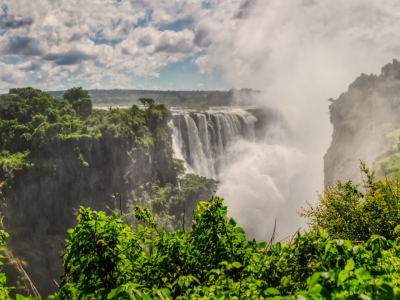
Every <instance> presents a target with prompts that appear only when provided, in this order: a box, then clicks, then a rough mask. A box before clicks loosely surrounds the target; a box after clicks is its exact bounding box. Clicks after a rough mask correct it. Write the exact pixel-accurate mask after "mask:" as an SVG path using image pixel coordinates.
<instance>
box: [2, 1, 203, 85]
mask: <svg viewBox="0 0 400 300" xmlns="http://www.w3.org/2000/svg"><path fill="white" fill-rule="evenodd" d="M0 4H1V5H2V7H6V9H5V12H4V13H3V14H0V30H3V33H2V36H0V55H1V57H0V59H1V58H5V57H7V56H11V55H13V56H18V57H20V58H21V59H23V60H24V61H29V62H30V64H28V65H24V66H23V67H22V66H20V67H21V68H23V69H21V70H24V71H27V70H29V71H30V72H33V73H29V74H26V76H25V82H26V84H30V83H31V81H32V80H35V82H39V83H38V84H42V83H43V85H45V84H44V80H48V79H49V77H50V76H49V74H50V73H52V74H53V73H54V70H60V69H59V68H57V67H58V66H61V67H63V68H62V69H61V70H62V72H67V77H64V75H65V73H63V75H62V76H58V78H59V79H61V80H66V79H69V81H71V82H73V81H74V79H73V77H76V76H79V75H78V74H77V73H76V71H78V70H79V71H86V72H88V74H87V75H88V76H86V77H85V78H91V75H90V74H91V73H93V70H94V69H96V68H95V67H96V66H101V67H102V68H103V69H104V72H103V75H104V76H110V78H115V77H117V76H116V75H118V74H121V73H123V74H125V77H123V76H122V77H123V78H124V80H125V78H126V77H127V78H129V77H130V76H132V75H136V76H144V77H149V76H150V77H159V74H160V73H159V70H160V69H161V68H162V67H164V66H166V65H168V64H170V63H174V62H177V61H179V60H182V59H184V58H185V57H188V56H192V55H195V54H196V52H197V51H199V50H200V49H199V48H198V47H196V46H195V45H194V42H193V40H194V32H193V31H192V30H190V29H187V28H184V25H185V24H186V23H185V22H181V21H182V20H191V24H195V23H196V20H197V19H198V18H199V17H201V13H199V12H201V10H202V9H201V7H202V1H200V0H193V1H189V2H188V1H183V0H174V1H161V2H157V3H152V2H148V1H129V0H121V1H117V0H88V1H84V2H82V1H78V0H71V1H70V0H60V1H57V2H54V1H52V0H0ZM179 22H181V23H179ZM178 23H179V24H181V28H178V27H179V26H178V27H177V24H178ZM167 27H168V28H169V30H164V29H163V28H167ZM192 29H193V28H192ZM41 63H42V64H43V65H45V66H46V67H39V65H40V64H41ZM82 64H83V65H85V66H86V67H85V68H80V66H81V65H82ZM49 66H50V67H49ZM69 66H70V67H71V68H68V67H69ZM74 66H79V67H78V68H75V69H74V68H72V67H74ZM11 68H14V69H18V68H19V66H17V65H13V66H11ZM46 71H47V72H49V74H47V75H46V74H45V72H46ZM35 72H36V73H35ZM35 77H36V78H35ZM77 80H78V79H77ZM84 80H85V79H84ZM75 81H76V80H75ZM111 81H112V80H110V82H111ZM51 82H52V84H54V86H53V87H54V88H55V87H56V86H58V85H59V84H61V83H58V84H56V83H55V81H54V80H51ZM77 82H78V81H77ZM114 82H115V80H114ZM83 84H85V81H84V82H83ZM86 84H87V87H89V86H91V84H93V82H89V81H88V82H86ZM124 84H127V83H126V82H125V83H124ZM49 88H50V87H49ZM109 88H112V86H109Z"/></svg>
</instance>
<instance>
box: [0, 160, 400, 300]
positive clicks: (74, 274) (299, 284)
mask: <svg viewBox="0 0 400 300" xmlns="http://www.w3.org/2000/svg"><path fill="white" fill-rule="evenodd" d="M362 170H363V172H364V174H365V176H366V177H365V182H364V184H365V188H366V189H367V190H366V192H365V193H362V195H364V198H365V202H364V203H365V207H360V205H359V204H356V205H348V204H349V203H351V202H353V203H355V199H353V200H349V199H350V198H354V195H356V193H357V192H356V191H355V189H356V188H357V186H355V185H353V184H352V183H351V182H347V183H345V184H341V183H338V185H337V186H336V187H331V188H330V189H329V190H328V191H326V195H325V197H321V198H320V200H321V201H320V204H319V208H318V213H315V214H314V215H313V213H312V212H311V211H312V210H313V208H312V209H311V208H310V210H309V212H311V215H310V216H311V218H310V222H311V224H313V225H314V226H313V227H311V230H310V231H309V232H308V233H305V234H303V235H301V234H300V233H299V232H296V233H295V234H294V236H293V237H292V238H290V239H288V240H287V241H286V243H280V242H277V243H275V242H274V241H273V240H271V241H270V243H268V244H267V243H266V242H260V243H257V242H256V241H255V240H254V239H253V240H247V239H246V237H245V235H244V234H245V232H244V230H243V229H242V228H241V227H238V226H237V224H236V222H235V221H234V220H233V219H232V218H228V217H227V213H228V210H227V207H226V206H223V199H220V198H219V197H213V198H212V199H211V200H209V201H207V202H199V203H198V204H197V205H196V210H195V211H194V222H193V226H192V227H191V228H190V229H189V228H185V227H184V224H182V228H181V229H179V230H176V231H172V232H169V233H167V232H165V231H163V230H160V229H159V227H158V223H157V222H156V220H155V218H154V217H153V215H152V214H151V213H150V211H149V210H148V209H147V208H145V209H143V208H141V207H140V206H138V205H137V206H135V212H134V222H135V223H136V224H135V225H133V224H132V223H131V222H130V221H127V220H126V219H127V218H128V215H127V214H123V213H122V215H121V212H120V211H117V210H116V211H115V212H112V213H111V214H110V215H108V216H107V215H106V214H105V213H104V212H96V211H92V210H91V209H90V208H83V207H81V208H80V209H79V215H78V217H77V220H78V223H77V226H76V227H75V228H74V229H70V230H68V231H67V233H68V234H69V237H68V239H67V240H66V242H67V243H66V245H65V249H64V251H63V253H62V255H61V257H62V259H63V260H64V263H63V267H64V271H65V273H64V275H63V276H62V279H63V280H62V282H61V285H60V289H59V291H58V292H57V293H56V294H55V295H53V296H50V298H51V299H364V300H366V299H383V300H386V299H388V300H389V299H398V297H399V296H400V273H399V272H400V270H399V268H400V257H399V254H400V253H399V251H400V225H399V224H398V215H397V214H388V215H387V216H385V218H384V219H376V220H375V223H374V224H375V225H376V227H375V225H374V224H371V225H372V226H371V230H367V231H365V230H363V229H364V224H363V223H356V222H355V223H354V231H352V232H350V233H349V232H347V231H344V230H343V228H341V227H339V226H334V227H331V226H330V224H328V223H329V222H330V221H331V220H330V219H329V218H330V216H336V213H335V211H336V212H343V213H345V214H346V215H347V216H346V217H343V218H341V217H339V219H340V220H341V221H342V222H343V221H346V220H347V221H348V220H350V219H351V218H353V219H351V220H352V221H356V220H360V219H362V220H364V219H365V220H366V222H370V221H371V220H370V217H371V216H373V217H375V218H376V217H377V215H379V214H380V213H381V212H382V210H383V211H385V210H386V211H387V210H388V209H389V208H390V205H393V204H396V205H397V204H398V203H399V200H400V196H399V195H398V194H397V192H393V191H394V190H397V189H395V188H396V186H394V185H393V184H392V183H391V181H389V180H388V181H385V182H384V181H382V180H378V181H374V178H373V174H372V173H370V172H369V170H368V169H365V167H364V166H362ZM360 193H361V192H360ZM360 195H361V194H360ZM389 198H390V199H392V200H391V201H392V202H391V203H388V202H387V201H388V199H389ZM330 201H334V202H335V205H331V204H330V203H329V202H330ZM343 208H345V211H344V210H342V209H343ZM373 213H375V215H369V214H373ZM313 216H314V217H313ZM315 216H318V218H317V219H315ZM346 218H347V219H346ZM128 223H131V225H128ZM379 225H380V226H379ZM357 230H359V232H356V231H357ZM6 236H7V234H6V233H4V231H1V232H0V237H1V238H2V244H4V238H5V237H6ZM353 238H355V239H357V240H354V239H353ZM0 278H2V281H1V285H2V287H0V292H1V293H3V295H4V296H3V297H4V298H5V299H9V298H7V297H8V296H7V293H8V292H9V289H8V288H5V287H4V282H5V277H4V275H0ZM17 299H24V297H22V296H18V298H17ZM28 299H29V298H28Z"/></svg>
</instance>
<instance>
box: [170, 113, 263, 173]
mask: <svg viewBox="0 0 400 300" xmlns="http://www.w3.org/2000/svg"><path fill="white" fill-rule="evenodd" d="M173 114H174V121H173V122H171V126H172V128H173V132H174V134H173V138H174V142H173V146H174V151H175V155H176V157H177V158H181V159H183V160H184V161H185V167H186V169H187V171H188V172H193V173H196V174H199V175H202V176H206V177H209V178H215V179H217V178H218V174H219V172H220V170H221V169H223V168H224V167H225V166H226V164H227V159H226V156H227V154H228V149H229V148H230V147H231V146H233V145H234V144H235V143H236V142H237V141H239V140H247V141H253V142H254V140H255V134H254V122H255V121H256V120H257V119H256V118H255V117H254V116H252V115H251V114H250V113H248V112H247V111H245V110H243V109H224V110H222V109H220V110H214V111H207V112H195V111H190V110H174V111H173Z"/></svg>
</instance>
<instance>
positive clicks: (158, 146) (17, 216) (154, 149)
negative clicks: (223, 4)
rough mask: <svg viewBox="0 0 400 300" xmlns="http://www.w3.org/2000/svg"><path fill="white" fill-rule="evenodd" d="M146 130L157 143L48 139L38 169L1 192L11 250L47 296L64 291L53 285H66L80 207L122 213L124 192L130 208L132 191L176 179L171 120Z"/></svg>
mask: <svg viewBox="0 0 400 300" xmlns="http://www.w3.org/2000/svg"><path fill="white" fill-rule="evenodd" d="M148 128H149V130H150V133H151V136H152V138H153V140H154V142H153V144H152V145H151V146H149V147H144V148H140V145H138V144H137V143H135V140H134V139H129V138H124V137H122V136H117V137H114V136H112V135H109V134H106V133H103V134H102V135H101V136H100V137H91V136H84V135H83V136H78V137H70V138H66V139H60V138H56V139H53V140H51V141H50V142H49V141H48V142H47V143H46V145H45V146H44V147H41V148H40V149H37V151H38V152H37V153H35V159H34V160H33V162H34V166H33V167H30V168H28V169H22V170H20V171H15V172H14V178H13V180H12V183H8V184H7V186H3V187H2V192H3V196H4V199H5V203H4V204H3V208H2V209H1V213H2V216H4V220H3V222H4V224H5V225H6V231H7V232H8V233H9V234H10V238H8V239H7V246H8V249H9V251H11V252H12V255H13V256H14V257H18V258H19V259H21V260H23V261H24V262H26V267H25V271H26V272H27V273H28V275H29V276H30V278H31V279H32V282H33V283H34V285H35V286H36V287H37V289H38V290H39V292H40V293H41V295H42V296H47V295H50V294H53V293H54V292H56V291H57V289H58V287H57V285H56V284H55V282H54V280H56V281H57V282H60V280H59V279H60V276H61V275H62V273H63V270H62V268H61V265H62V263H63V261H62V260H61V259H60V251H61V250H62V249H63V244H64V243H65V242H64V240H65V239H66V238H68V236H67V234H66V233H65V232H66V230H67V229H69V228H73V227H75V225H76V214H77V211H78V209H79V207H80V206H81V205H82V206H85V207H91V208H92V209H93V210H102V211H108V209H107V208H110V209H118V210H119V195H118V196H117V195H116V193H117V192H120V193H121V195H122V197H121V199H122V209H123V210H125V209H126V203H127V199H128V198H130V197H131V192H132V191H134V190H136V189H138V188H139V187H141V186H150V185H151V182H152V180H153V179H154V178H156V179H157V180H158V181H159V182H160V184H161V185H162V184H163V183H164V184H165V183H167V182H175V181H176V174H175V171H174V166H173V152H172V147H171V142H172V140H171V129H170V128H169V126H168V125H167V123H166V122H164V123H158V124H148ZM2 171H3V170H0V173H1V172H2ZM1 176H2V174H0V177H1ZM116 196H117V197H116ZM18 271H19V270H18V268H15V264H9V263H7V264H6V265H5V267H4V268H3V272H5V273H6V275H7V276H8V277H10V278H12V277H13V276H14V275H15V273H16V272H18ZM14 277H17V276H14ZM9 284H13V282H9Z"/></svg>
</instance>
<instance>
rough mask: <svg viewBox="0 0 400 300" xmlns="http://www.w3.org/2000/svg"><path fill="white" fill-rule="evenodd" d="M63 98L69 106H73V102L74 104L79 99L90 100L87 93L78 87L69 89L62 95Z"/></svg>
mask: <svg viewBox="0 0 400 300" xmlns="http://www.w3.org/2000/svg"><path fill="white" fill-rule="evenodd" d="M63 98H64V99H67V100H68V101H69V102H70V103H71V104H73V103H74V102H76V101H78V100H80V99H85V98H88V99H90V96H89V92H88V91H86V90H84V89H82V87H81V86H80V87H73V88H70V89H69V90H67V91H66V92H65V93H64V96H63Z"/></svg>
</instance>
